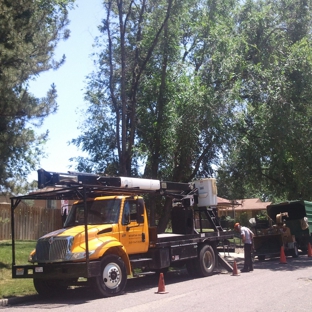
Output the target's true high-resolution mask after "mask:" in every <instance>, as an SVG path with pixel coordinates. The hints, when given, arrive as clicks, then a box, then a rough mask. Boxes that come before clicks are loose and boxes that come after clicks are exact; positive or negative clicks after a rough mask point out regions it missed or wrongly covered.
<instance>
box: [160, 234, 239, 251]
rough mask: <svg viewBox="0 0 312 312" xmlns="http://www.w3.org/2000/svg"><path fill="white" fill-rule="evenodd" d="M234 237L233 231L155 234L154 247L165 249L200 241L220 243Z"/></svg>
mask: <svg viewBox="0 0 312 312" xmlns="http://www.w3.org/2000/svg"><path fill="white" fill-rule="evenodd" d="M233 237H234V232H233V231H227V232H203V233H198V234H196V233H195V234H174V233H163V234H157V240H156V246H157V247H165V246H167V245H168V246H171V243H172V242H173V243H179V241H181V243H183V244H187V243H198V242H201V241H222V240H225V239H230V238H233Z"/></svg>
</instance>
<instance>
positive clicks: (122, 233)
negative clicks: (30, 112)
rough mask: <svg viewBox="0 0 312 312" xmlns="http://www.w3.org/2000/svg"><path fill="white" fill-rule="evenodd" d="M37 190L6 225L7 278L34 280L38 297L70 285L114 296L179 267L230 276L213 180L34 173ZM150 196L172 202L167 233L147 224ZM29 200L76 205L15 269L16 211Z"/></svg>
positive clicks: (13, 203) (196, 272)
mask: <svg viewBox="0 0 312 312" xmlns="http://www.w3.org/2000/svg"><path fill="white" fill-rule="evenodd" d="M38 185H39V190H38V191H36V192H32V193H29V194H27V195H24V196H17V197H13V198H12V199H11V214H12V218H11V222H12V224H11V225H12V277H13V278H32V279H33V282H34V286H35V289H36V290H37V292H38V293H39V294H40V295H43V296H51V295H53V294H57V293H60V292H63V291H65V290H66V289H67V288H68V287H69V286H76V285H86V286H90V287H92V288H93V289H94V290H95V292H96V293H97V294H98V295H99V296H101V297H109V296H115V295H120V294H122V293H123V290H124V289H125V286H126V283H127V279H128V278H131V277H133V276H137V275H139V276H144V275H148V274H155V273H156V274H157V273H160V272H166V271H167V270H168V269H169V268H170V267H182V266H185V267H186V268H187V271H188V273H189V274H190V275H191V276H193V277H198V278H200V277H206V276H209V275H211V274H213V272H214V271H215V269H216V268H218V267H219V266H222V267H224V268H225V269H227V270H228V271H229V272H232V269H233V268H232V267H231V265H230V264H229V263H227V262H226V261H225V260H224V259H223V258H222V257H221V256H220V255H219V253H218V251H217V247H218V245H219V244H220V243H222V242H224V241H227V240H228V239H231V238H233V237H234V233H233V232H232V231H225V230H223V229H222V227H221V225H220V222H219V219H218V217H217V213H216V205H217V188H216V182H215V180H214V179H210V178H205V179H200V180H197V181H193V182H190V183H177V182H170V181H160V180H153V179H140V178H129V177H106V176H100V175H95V174H88V173H73V172H69V173H55V172H47V171H45V170H43V169H40V170H38ZM148 194H153V196H160V197H163V198H165V199H166V198H167V199H168V198H169V199H170V201H171V207H170V211H171V230H172V231H171V232H170V233H161V234H159V233H157V228H156V227H153V226H150V225H149V222H148V213H147V208H146V206H145V201H144V197H145V196H146V195H148ZM27 199H32V200H36V199H41V200H52V199H53V200H74V201H75V202H74V204H73V206H72V208H71V210H70V213H69V215H68V217H67V219H66V222H65V223H64V227H63V228H62V229H59V230H56V231H54V232H52V233H48V234H46V235H44V236H43V237H41V238H39V239H38V241H37V245H36V249H35V250H34V251H32V252H31V254H30V255H29V259H28V261H29V264H25V265H17V264H16V263H15V247H14V246H15V245H14V242H15V238H14V232H15V225H14V210H15V209H16V207H17V206H18V205H19V204H20V202H21V201H23V200H27Z"/></svg>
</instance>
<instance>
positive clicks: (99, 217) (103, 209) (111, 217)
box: [64, 198, 121, 227]
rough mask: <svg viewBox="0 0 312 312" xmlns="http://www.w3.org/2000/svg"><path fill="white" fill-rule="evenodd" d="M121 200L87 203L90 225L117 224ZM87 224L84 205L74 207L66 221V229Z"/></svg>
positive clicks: (79, 204)
mask: <svg viewBox="0 0 312 312" xmlns="http://www.w3.org/2000/svg"><path fill="white" fill-rule="evenodd" d="M120 204H121V199H116V198H114V199H106V200H95V201H88V202H87V210H88V224H90V225H94V224H105V223H117V222H118V218H119V211H120ZM79 224H85V219H84V203H83V202H81V203H78V204H75V205H73V207H72V209H71V210H70V213H69V215H68V217H67V219H66V222H65V224H64V227H71V226H75V225H79Z"/></svg>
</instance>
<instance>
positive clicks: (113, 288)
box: [94, 255, 127, 297]
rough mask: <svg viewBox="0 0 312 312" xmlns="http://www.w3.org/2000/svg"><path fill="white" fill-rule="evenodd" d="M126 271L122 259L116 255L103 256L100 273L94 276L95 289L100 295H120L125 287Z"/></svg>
mask: <svg viewBox="0 0 312 312" xmlns="http://www.w3.org/2000/svg"><path fill="white" fill-rule="evenodd" d="M126 283H127V272H126V267H125V264H124V262H123V261H122V259H121V258H120V257H119V256H117V255H107V256H104V257H103V259H102V262H101V274H100V276H97V277H95V279H94V286H95V290H96V291H97V293H98V294H99V295H100V296H101V297H112V296H117V295H120V294H121V293H122V292H123V290H124V289H125V287H126Z"/></svg>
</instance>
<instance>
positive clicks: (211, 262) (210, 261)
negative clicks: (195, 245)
mask: <svg viewBox="0 0 312 312" xmlns="http://www.w3.org/2000/svg"><path fill="white" fill-rule="evenodd" d="M198 260H199V267H198V269H199V273H200V275H201V276H204V277H205V276H209V275H211V274H212V273H213V271H214V269H215V265H216V257H215V253H214V250H213V248H212V247H211V246H210V245H204V246H203V248H202V249H201V250H200V252H199V259H198Z"/></svg>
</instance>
